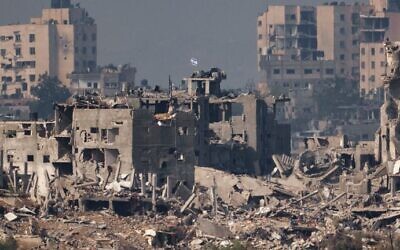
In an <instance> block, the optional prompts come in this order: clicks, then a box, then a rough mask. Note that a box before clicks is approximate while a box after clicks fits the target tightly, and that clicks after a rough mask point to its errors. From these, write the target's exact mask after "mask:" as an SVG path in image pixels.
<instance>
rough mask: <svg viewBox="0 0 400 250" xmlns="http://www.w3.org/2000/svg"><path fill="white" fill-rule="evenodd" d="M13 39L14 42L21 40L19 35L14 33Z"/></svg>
mask: <svg viewBox="0 0 400 250" xmlns="http://www.w3.org/2000/svg"><path fill="white" fill-rule="evenodd" d="M15 41H16V42H21V35H20V34H15Z"/></svg>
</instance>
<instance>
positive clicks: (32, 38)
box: [29, 34, 36, 43]
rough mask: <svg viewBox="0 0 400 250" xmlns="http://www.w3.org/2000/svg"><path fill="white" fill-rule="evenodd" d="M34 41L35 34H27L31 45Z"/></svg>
mask: <svg viewBox="0 0 400 250" xmlns="http://www.w3.org/2000/svg"><path fill="white" fill-rule="evenodd" d="M35 40H36V37H35V34H29V42H30V43H33V42H34V41H35Z"/></svg>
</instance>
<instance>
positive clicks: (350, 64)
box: [316, 4, 370, 81]
mask: <svg viewBox="0 0 400 250" xmlns="http://www.w3.org/2000/svg"><path fill="white" fill-rule="evenodd" d="M369 8H370V7H369V6H365V5H345V4H329V5H319V6H317V12H316V16H317V34H318V49H319V50H322V51H323V52H324V56H325V59H327V60H334V61H335V68H336V75H337V76H340V77H346V78H348V79H354V80H357V81H358V79H359V75H360V74H359V68H360V47H359V45H360V41H359V26H360V13H361V12H362V11H365V10H368V9H369Z"/></svg>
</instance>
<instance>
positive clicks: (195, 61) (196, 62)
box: [190, 57, 199, 67]
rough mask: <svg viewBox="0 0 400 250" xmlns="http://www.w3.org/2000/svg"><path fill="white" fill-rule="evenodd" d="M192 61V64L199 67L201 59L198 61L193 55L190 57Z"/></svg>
mask: <svg viewBox="0 0 400 250" xmlns="http://www.w3.org/2000/svg"><path fill="white" fill-rule="evenodd" d="M190 62H191V63H192V65H193V66H195V67H197V65H199V61H198V60H197V59H196V58H194V57H192V58H191V59H190Z"/></svg>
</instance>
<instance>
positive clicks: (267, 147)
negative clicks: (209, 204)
mask: <svg viewBox="0 0 400 250" xmlns="http://www.w3.org/2000/svg"><path fill="white" fill-rule="evenodd" d="M225 78H226V75H225V73H224V72H223V71H221V70H220V69H216V68H214V69H211V70H210V71H207V72H195V73H194V74H193V75H192V76H191V77H189V78H186V79H185V80H186V82H187V83H188V84H187V87H188V88H187V90H175V91H173V90H172V88H171V89H170V92H169V93H168V94H167V93H162V92H157V91H155V92H145V91H143V90H141V89H138V90H137V91H133V92H132V93H131V94H130V95H120V96H115V97H114V98H106V97H102V96H99V95H96V94H90V95H86V96H74V97H73V98H71V99H70V100H68V102H67V103H59V104H55V106H54V107H55V116H54V121H49V122H43V121H37V120H31V121H20V122H19V121H10V122H7V121H5V122H2V123H1V125H0V126H1V127H0V128H1V130H2V134H1V138H0V140H1V148H0V149H1V151H0V152H1V166H2V169H3V174H4V176H3V180H4V183H3V184H4V186H5V187H6V186H11V187H12V188H13V190H14V191H15V192H16V193H25V194H31V195H32V197H33V198H35V199H36V201H39V202H40V203H43V204H47V203H48V201H50V200H57V199H58V198H63V199H65V198H66V197H69V198H71V199H72V200H75V199H78V198H79V197H88V196H90V192H89V193H88V192H81V191H80V190H81V189H86V190H87V191H88V190H91V191H95V190H98V191H104V190H109V191H112V192H116V193H119V192H121V191H123V190H135V189H139V190H142V192H144V191H143V189H145V188H146V187H145V186H144V185H145V184H146V183H147V184H148V185H150V186H151V187H152V188H157V187H163V186H164V185H166V187H167V190H169V192H172V190H176V187H177V185H185V186H187V187H189V188H190V187H191V186H192V185H193V184H194V166H196V165H198V166H211V167H215V168H218V169H221V170H226V171H230V172H233V173H242V174H243V173H246V174H252V175H266V174H268V173H270V172H271V171H272V170H273V168H274V165H273V164H274V163H273V161H272V155H273V154H290V127H289V126H288V125H285V124H278V123H277V122H276V120H275V114H274V112H273V110H272V109H271V107H268V105H267V104H266V103H265V102H264V101H263V100H262V99H259V98H258V97H256V96H255V95H253V94H242V95H239V96H232V95H231V96H229V95H228V96H223V95H222V91H221V89H220V84H221V82H222V80H224V79H225ZM95 197H97V198H96V199H100V198H98V196H95ZM85 199H88V198H85Z"/></svg>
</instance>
